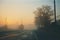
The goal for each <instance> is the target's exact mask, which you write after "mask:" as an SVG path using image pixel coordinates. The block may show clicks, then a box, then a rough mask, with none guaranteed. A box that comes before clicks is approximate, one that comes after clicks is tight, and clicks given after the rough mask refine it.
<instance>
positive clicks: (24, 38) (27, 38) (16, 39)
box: [0, 31, 38, 40]
mask: <svg viewBox="0 0 60 40" xmlns="http://www.w3.org/2000/svg"><path fill="white" fill-rule="evenodd" d="M33 34H34V35H33ZM33 37H34V38H33ZM33 39H36V40H38V38H37V36H36V34H35V33H33V32H32V31H23V32H20V33H15V34H14V33H13V34H9V35H7V36H3V37H0V40H33Z"/></svg>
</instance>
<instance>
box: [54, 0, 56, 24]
mask: <svg viewBox="0 0 60 40" xmlns="http://www.w3.org/2000/svg"><path fill="white" fill-rule="evenodd" d="M54 19H55V23H56V1H55V0H54Z"/></svg>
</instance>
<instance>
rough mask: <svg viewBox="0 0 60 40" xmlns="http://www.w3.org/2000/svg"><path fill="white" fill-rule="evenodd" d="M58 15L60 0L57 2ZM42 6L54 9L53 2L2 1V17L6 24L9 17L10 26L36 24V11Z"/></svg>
mask: <svg viewBox="0 0 60 40" xmlns="http://www.w3.org/2000/svg"><path fill="white" fill-rule="evenodd" d="M56 3H57V14H58V15H59V13H60V5H59V4H60V0H56ZM42 5H50V6H52V7H53V0H0V16H2V19H0V20H3V22H4V19H5V18H6V16H7V22H8V24H15V23H16V22H17V23H21V20H23V23H24V24H32V23H33V22H34V14H33V12H34V10H35V9H36V8H37V7H40V6H42Z"/></svg>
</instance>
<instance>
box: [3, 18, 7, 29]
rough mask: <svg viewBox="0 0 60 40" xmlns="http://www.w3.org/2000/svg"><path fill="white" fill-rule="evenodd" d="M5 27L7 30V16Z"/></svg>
mask: <svg viewBox="0 0 60 40" xmlns="http://www.w3.org/2000/svg"><path fill="white" fill-rule="evenodd" d="M4 27H5V29H6V30H7V17H6V18H5V26H4Z"/></svg>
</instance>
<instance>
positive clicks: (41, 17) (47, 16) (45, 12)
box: [34, 5, 53, 28]
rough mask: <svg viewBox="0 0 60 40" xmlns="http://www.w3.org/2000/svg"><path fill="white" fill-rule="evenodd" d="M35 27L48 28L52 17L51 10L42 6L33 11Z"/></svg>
mask: <svg viewBox="0 0 60 40" xmlns="http://www.w3.org/2000/svg"><path fill="white" fill-rule="evenodd" d="M34 14H35V25H36V26H37V27H38V28H40V27H45V26H48V25H49V24H50V23H51V16H53V10H52V8H51V7H50V6H48V5H47V6H42V7H40V8H37V10H36V11H34Z"/></svg>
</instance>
